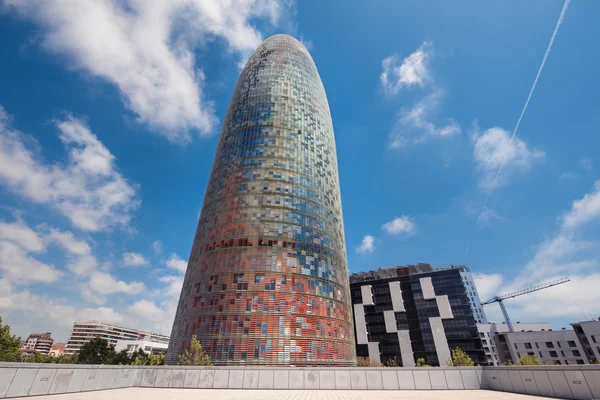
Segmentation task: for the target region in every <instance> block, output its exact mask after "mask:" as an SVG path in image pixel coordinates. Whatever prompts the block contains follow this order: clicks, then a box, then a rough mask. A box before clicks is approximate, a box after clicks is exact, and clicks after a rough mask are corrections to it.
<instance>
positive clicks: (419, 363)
mask: <svg viewBox="0 0 600 400" xmlns="http://www.w3.org/2000/svg"><path fill="white" fill-rule="evenodd" d="M417 367H426V368H429V367H431V365H429V364H426V363H425V359H424V358H423V357H421V358H417Z"/></svg>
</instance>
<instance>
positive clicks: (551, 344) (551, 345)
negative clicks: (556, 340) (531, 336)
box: [546, 342, 554, 349]
mask: <svg viewBox="0 0 600 400" xmlns="http://www.w3.org/2000/svg"><path fill="white" fill-rule="evenodd" d="M546 347H547V348H549V349H553V348H554V344H553V343H552V342H546Z"/></svg>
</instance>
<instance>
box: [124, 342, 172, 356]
mask: <svg viewBox="0 0 600 400" xmlns="http://www.w3.org/2000/svg"><path fill="white" fill-rule="evenodd" d="M168 347H169V343H168V342H167V343H164V342H155V341H151V340H147V339H146V338H144V339H142V340H126V339H123V340H117V344H116V345H115V351H116V352H117V353H118V352H120V351H122V350H127V354H129V355H132V354H133V353H137V351H138V350H140V349H141V350H142V351H143V352H144V353H151V354H166V353H167V348H168Z"/></svg>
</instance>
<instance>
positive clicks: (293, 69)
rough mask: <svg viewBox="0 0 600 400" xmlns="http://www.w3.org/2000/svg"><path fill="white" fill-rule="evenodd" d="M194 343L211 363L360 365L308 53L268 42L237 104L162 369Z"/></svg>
mask: <svg viewBox="0 0 600 400" xmlns="http://www.w3.org/2000/svg"><path fill="white" fill-rule="evenodd" d="M192 335H196V337H197V338H198V339H199V341H200V342H201V343H202V346H203V348H204V349H205V350H206V351H207V353H208V354H209V355H210V357H211V358H212V361H213V363H214V364H215V365H353V364H354V363H355V346H354V330H353V327H352V312H351V302H350V292H349V281H348V266H347V262H346V245H345V239H344V225H343V218H342V202H341V198H340V184H339V177H338V167H337V158H336V148H335V137H334V133H333V124H332V121H331V114H330V112H329V105H328V103H327V97H326V95H325V89H324V87H323V83H322V82H321V78H320V77H319V73H318V71H317V68H316V66H315V63H314V61H313V60H312V58H311V56H310V54H309V53H308V51H307V50H306V48H305V47H304V46H303V45H302V43H300V42H299V41H297V40H296V39H294V38H292V37H291V36H288V35H275V36H272V37H270V38H268V39H267V40H265V41H264V42H263V43H262V44H261V45H260V46H259V47H258V49H257V50H256V51H255V52H254V54H253V55H252V57H251V58H250V60H249V61H248V63H247V64H246V66H245V67H244V69H243V71H242V72H241V74H240V77H239V79H238V81H237V84H236V86H235V90H234V92H233V95H232V97H231V101H230V103H229V107H228V109H227V113H226V115H225V119H224V121H223V126H222V128H221V134H220V137H219V142H218V145H217V151H216V154H215V159H214V162H213V166H212V171H211V173H210V179H209V181H208V186H207V189H206V193H205V196H204V203H203V204H202V211H201V214H200V219H199V220H198V227H197V229H196V236H195V237H194V244H193V246H192V251H191V254H190V258H189V263H188V267H187V271H186V274H185V280H184V283H183V288H182V291H181V297H180V299H179V304H178V307H177V314H176V316H175V322H174V324H173V330H172V333H171V341H170V343H169V350H168V354H167V363H168V364H176V363H177V362H178V355H179V354H182V353H183V352H184V350H185V349H187V348H189V345H190V340H191V337H192Z"/></svg>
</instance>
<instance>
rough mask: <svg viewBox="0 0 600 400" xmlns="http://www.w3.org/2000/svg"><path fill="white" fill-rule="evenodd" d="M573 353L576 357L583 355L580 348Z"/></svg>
mask: <svg viewBox="0 0 600 400" xmlns="http://www.w3.org/2000/svg"><path fill="white" fill-rule="evenodd" d="M573 355H574V356H575V357H581V353H580V352H579V350H573Z"/></svg>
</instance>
